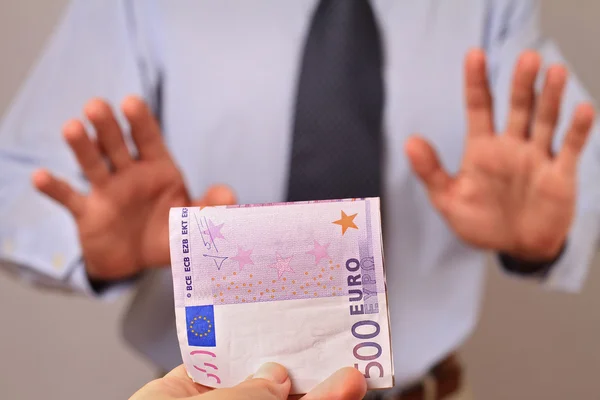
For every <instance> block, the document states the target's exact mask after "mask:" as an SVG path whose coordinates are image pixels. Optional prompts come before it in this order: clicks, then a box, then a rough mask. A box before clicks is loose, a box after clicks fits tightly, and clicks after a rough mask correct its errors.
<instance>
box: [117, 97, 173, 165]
mask: <svg viewBox="0 0 600 400" xmlns="http://www.w3.org/2000/svg"><path fill="white" fill-rule="evenodd" d="M121 108H122V110H123V113H124V114H125V117H127V120H128V121H129V124H130V126H131V136H132V138H133V141H134V142H135V145H136V146H137V149H138V152H139V153H140V158H142V159H147V160H152V159H159V158H164V157H169V153H168V151H167V148H166V147H165V144H164V141H163V138H162V136H161V134H160V127H159V126H158V122H157V121H156V119H155V118H154V115H153V114H152V111H151V110H150V108H149V107H148V105H147V104H146V103H145V102H144V101H143V100H142V99H140V98H138V97H135V96H130V97H127V98H126V99H125V100H124V101H123V104H122V105H121Z"/></svg>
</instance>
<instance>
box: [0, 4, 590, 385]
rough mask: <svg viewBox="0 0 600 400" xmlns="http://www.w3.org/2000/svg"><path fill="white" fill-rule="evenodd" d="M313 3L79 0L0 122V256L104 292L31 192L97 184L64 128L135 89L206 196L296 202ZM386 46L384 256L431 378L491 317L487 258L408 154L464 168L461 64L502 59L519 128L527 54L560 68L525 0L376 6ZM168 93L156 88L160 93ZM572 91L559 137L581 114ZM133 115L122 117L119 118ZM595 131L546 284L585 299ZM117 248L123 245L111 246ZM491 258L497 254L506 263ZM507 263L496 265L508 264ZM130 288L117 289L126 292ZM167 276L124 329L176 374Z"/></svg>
mask: <svg viewBox="0 0 600 400" xmlns="http://www.w3.org/2000/svg"><path fill="white" fill-rule="evenodd" d="M315 4H316V0H302V1H301V0H296V1H281V0H253V1H245V2H244V1H240V0H213V1H210V0H204V1H198V0H178V1H172V0H78V1H74V2H73V3H72V4H71V5H70V7H69V8H68V10H67V12H66V15H65V17H64V19H63V20H62V22H61V24H60V26H59V27H58V29H57V31H56V32H55V34H54V35H53V36H52V38H51V41H50V42H49V43H48V47H47V48H46V50H45V51H44V53H43V55H42V57H41V58H40V60H39V62H38V63H37V65H36V66H35V68H34V69H33V70H32V71H31V75H30V77H29V79H28V80H27V82H26V83H25V85H24V86H23V87H22V89H21V91H20V92H19V94H18V96H17V97H16V98H15V100H14V102H13V103H12V105H11V107H10V108H9V110H8V113H7V114H6V116H5V118H4V120H3V122H2V125H1V126H0V221H1V223H0V259H1V260H3V261H2V264H3V266H5V267H6V268H10V269H12V270H15V271H16V272H17V273H18V274H20V275H21V276H22V277H23V278H24V279H27V280H30V281H32V282H34V283H38V284H43V285H51V286H54V287H63V288H68V289H70V290H75V291H78V292H81V293H84V294H87V295H94V293H93V292H92V290H91V289H90V287H89V283H88V282H87V280H86V277H85V273H84V266H83V264H82V260H81V251H80V247H79V244H78V238H77V231H76V227H75V225H74V222H73V220H72V218H71V217H70V216H69V214H68V213H67V212H66V211H65V210H64V209H62V208H61V207H59V206H57V205H56V204H54V203H53V202H51V201H50V200H48V199H46V198H44V197H43V196H42V195H40V194H38V193H36V191H35V190H34V189H33V187H32V185H31V183H30V175H31V173H32V171H33V170H34V169H35V168H38V167H46V168H48V169H50V170H51V171H53V172H55V173H56V174H58V175H59V176H61V177H63V178H65V179H67V180H68V181H69V182H71V183H72V184H73V185H75V186H76V187H77V188H80V189H82V190H85V189H86V188H87V184H86V181H85V180H84V178H83V176H82V174H81V171H80V169H79V168H78V166H77V163H76V161H75V158H74V156H73V155H72V154H71V152H70V151H69V149H68V147H67V145H66V144H65V142H64V141H63V140H62V138H61V126H62V124H63V123H64V122H65V121H66V120H67V119H69V118H72V117H79V116H80V115H81V110H82V107H83V105H84V104H85V103H86V102H87V101H88V100H89V99H90V98H92V97H103V98H105V99H107V100H108V101H109V102H111V103H112V104H113V105H114V106H118V105H119V103H120V101H121V100H122V99H123V98H124V97H125V96H126V95H129V94H138V95H141V96H143V97H144V98H146V99H147V100H148V101H149V102H150V104H151V105H152V106H153V107H154V108H155V109H156V110H159V109H160V110H161V119H162V124H163V127H164V135H165V140H166V142H167V144H168V147H169V149H170V150H171V152H172V154H173V157H174V159H175V160H176V161H177V163H178V165H179V167H180V168H181V170H182V171H183V173H184V176H185V179H186V181H187V183H188V185H189V189H190V191H191V193H192V195H193V196H199V195H201V193H203V191H204V190H205V188H206V187H207V186H208V185H210V184H212V183H216V182H224V183H227V184H229V185H231V186H232V187H233V188H234V189H235V191H236V192H237V195H238V197H239V201H240V202H242V203H258V202H272V201H281V200H284V196H285V188H286V180H287V172H288V171H287V165H288V163H287V158H288V153H289V148H290V145H291V141H290V140H291V129H290V128H291V126H292V119H293V104H294V95H295V88H296V87H295V86H296V81H297V80H296V77H297V74H298V69H299V65H300V57H301V54H302V44H303V39H304V37H305V35H306V32H307V29H308V24H309V17H310V14H311V11H312V9H313V7H314V6H315ZM373 4H374V8H375V12H376V15H377V17H378V19H379V23H380V26H381V30H382V34H383V37H384V49H385V60H386V67H385V81H386V107H385V115H384V118H385V121H384V127H385V135H386V138H385V139H386V143H387V154H388V157H387V165H386V168H387V170H386V175H385V179H386V188H385V193H384V196H385V197H386V203H387V207H388V208H387V210H386V213H385V216H386V218H387V220H386V227H387V232H386V236H385V238H384V241H385V259H386V270H387V279H388V290H389V302H390V316H391V322H392V336H393V348H394V363H395V371H396V379H397V383H398V384H399V385H405V384H407V383H409V382H411V381H413V380H415V379H418V378H419V377H421V376H422V375H423V374H424V372H425V371H426V370H427V369H428V368H429V367H430V366H431V365H432V364H433V363H435V362H436V361H438V360H439V359H440V358H441V357H443V356H444V355H445V354H446V353H448V352H450V351H452V350H454V349H455V348H456V347H457V346H459V345H460V344H461V343H462V342H463V341H464V340H465V339H466V338H467V337H468V335H469V334H470V333H471V332H472V330H473V328H474V326H475V324H476V323H477V317H478V309H479V305H480V299H481V294H482V290H483V282H484V275H485V272H486V269H487V268H489V266H487V265H486V264H487V263H486V260H487V259H488V256H489V254H487V253H486V252H483V251H479V250H476V249H473V248H471V247H469V246H468V245H466V244H464V243H462V242H461V241H460V240H459V239H457V237H456V236H455V235H454V234H453V233H452V232H451V231H450V230H449V229H448V227H447V226H446V225H445V223H444V221H443V220H442V219H441V218H440V216H439V215H438V213H437V212H436V211H435V210H434V209H433V208H432V206H431V205H430V203H429V201H428V199H427V196H426V193H425V191H424V190H423V187H422V186H421V184H420V183H419V181H418V180H417V178H416V177H415V176H414V175H413V174H412V173H411V171H410V168H409V164H408V162H407V159H406V157H405V156H404V152H403V144H404V142H405V140H406V138H407V136H408V135H410V134H412V133H415V132H419V133H421V134H423V135H424V136H425V137H426V138H428V139H429V140H431V141H432V142H433V143H434V145H435V146H436V147H437V149H438V150H439V152H440V155H441V159H442V162H443V163H444V165H445V166H447V167H448V168H449V169H450V170H451V171H456V170H457V168H458V166H459V163H460V160H461V155H462V149H463V140H464V135H465V108H464V103H463V58H464V56H465V53H466V52H467V50H468V49H469V48H471V47H473V46H481V47H483V48H485V49H486V51H487V52H488V55H489V65H490V66H489V68H490V79H491V82H492V85H493V90H494V100H495V103H494V104H495V108H496V118H497V124H498V127H502V126H503V125H504V122H505V121H506V116H507V110H508V98H509V97H508V95H509V90H510V82H511V77H512V72H513V68H514V64H515V60H516V58H517V56H518V55H519V53H520V52H521V51H522V50H523V49H525V48H535V49H537V50H538V51H540V52H541V54H542V55H543V57H544V62H545V64H546V65H547V64H549V63H552V62H560V61H563V60H562V58H561V55H560V53H559V51H558V50H557V48H556V47H555V46H554V45H553V44H552V42H550V41H548V40H546V39H544V38H543V37H542V36H541V34H540V29H539V25H538V10H537V8H536V7H535V6H534V4H533V3H532V2H530V1H525V0H489V1H484V0H445V1H438V0H419V1H397V0H375V1H373ZM159 88H160V93H161V96H160V97H159V96H157V94H158V93H159ZM583 100H589V97H588V95H587V94H586V93H585V91H584V90H583V89H582V87H581V86H580V84H579V83H578V81H577V79H576V78H575V77H573V76H572V77H571V79H570V82H569V84H568V87H567V89H566V97H565V101H564V104H563V109H562V117H561V122H560V128H559V132H558V135H557V138H556V145H557V146H558V145H560V143H561V140H562V137H563V135H564V133H565V130H566V126H567V125H566V124H567V123H568V120H569V118H570V116H571V115H572V113H573V110H574V107H575V106H576V104H577V103H578V102H580V101H583ZM121 121H123V120H122V119H121ZM599 145H600V143H599V137H598V132H597V128H596V131H594V133H593V136H592V138H591V140H590V143H589V145H588V147H587V149H586V151H585V153H584V156H583V159H582V161H581V163H580V170H579V174H580V175H579V193H578V197H577V213H576V216H575V221H574V224H573V227H572V231H571V233H570V236H569V246H568V248H567V250H566V252H565V254H564V255H563V257H562V258H561V259H560V261H559V262H558V263H557V264H556V265H555V266H554V268H553V269H552V272H551V274H550V275H549V276H548V278H547V279H545V280H544V281H543V282H541V283H540V284H544V285H547V286H548V287H550V288H556V289H562V290H567V291H577V290H578V289H579V288H580V287H581V285H582V283H583V282H584V279H585V277H586V273H587V270H588V265H589V263H590V260H591V257H592V256H593V254H594V253H595V250H596V244H597V240H598V228H599V226H600V224H599V222H600V221H599V219H598V217H599V212H600V210H599V208H600V185H599V184H598V181H597V177H599V176H600V158H599V156H600V146H599ZM107 250H108V251H110V249H107ZM492 258H493V257H492ZM496 267H498V266H496ZM128 287H129V285H128V284H124V283H123V284H120V285H116V286H114V287H113V288H112V289H111V290H109V291H107V292H106V294H104V295H103V297H105V298H112V297H114V296H116V295H118V294H119V293H121V292H122V291H123V290H127V288H128ZM171 291H172V286H171V280H170V272H169V270H168V269H164V270H161V271H158V272H155V273H153V274H148V276H147V277H146V278H145V279H144V280H143V282H141V287H140V290H139V291H138V295H137V296H136V298H135V300H134V303H133V305H132V307H131V310H130V312H129V314H128V316H127V318H126V322H125V325H124V332H125V335H126V337H127V339H128V340H129V341H130V342H131V343H132V345H133V346H134V347H136V348H138V349H139V350H140V351H141V352H142V353H144V354H145V355H146V356H148V357H149V358H150V359H152V360H153V361H154V362H156V363H157V364H158V365H160V366H162V367H163V368H171V367H173V366H174V365H176V364H178V363H179V362H180V355H179V351H178V347H177V339H176V336H175V329H174V322H173V308H172V292H171Z"/></svg>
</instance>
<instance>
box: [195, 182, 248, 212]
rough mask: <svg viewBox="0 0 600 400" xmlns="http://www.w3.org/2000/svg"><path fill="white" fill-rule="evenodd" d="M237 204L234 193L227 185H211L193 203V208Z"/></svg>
mask: <svg viewBox="0 0 600 400" xmlns="http://www.w3.org/2000/svg"><path fill="white" fill-rule="evenodd" d="M236 202H237V199H236V196H235V193H234V192H233V190H232V189H231V188H230V187H229V186H227V185H213V186H211V187H209V188H208V190H207V191H206V192H204V196H202V198H201V199H199V200H196V201H193V202H192V206H194V207H198V206H200V207H210V206H228V205H232V204H235V203H236Z"/></svg>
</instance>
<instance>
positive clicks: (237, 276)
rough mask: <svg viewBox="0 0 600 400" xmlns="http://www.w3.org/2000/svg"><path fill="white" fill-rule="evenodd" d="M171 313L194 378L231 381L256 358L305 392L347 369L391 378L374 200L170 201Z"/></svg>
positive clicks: (370, 378)
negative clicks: (188, 204)
mask: <svg viewBox="0 0 600 400" xmlns="http://www.w3.org/2000/svg"><path fill="white" fill-rule="evenodd" d="M169 224H170V247H171V264H172V272H173V285H174V294H175V313H176V318H177V328H178V336H179V342H180V348H181V353H182V357H183V361H184V363H185V365H186V367H187V370H188V373H189V375H190V376H191V377H192V378H193V379H194V380H195V381H196V382H198V383H201V384H204V385H208V386H211V387H228V386H232V385H235V384H237V383H239V382H241V381H242V380H244V379H245V378H246V377H247V376H248V375H250V374H251V373H252V372H253V371H254V370H255V369H256V368H257V367H258V366H259V365H260V364H262V363H263V362H266V361H274V362H279V363H280V364H283V365H284V366H286V367H287V368H288V370H289V371H290V374H291V376H292V379H293V392H294V393H306V392H307V391H309V390H310V389H311V388H312V387H314V386H315V385H316V384H318V383H319V382H320V381H322V380H323V379H325V378H326V377H327V376H329V375H330V374H331V373H333V372H334V371H335V370H337V369H339V368H341V367H344V366H351V367H355V368H357V369H359V370H360V371H361V372H362V373H363V374H364V375H365V376H366V377H367V382H368V385H369V387H370V388H387V387H390V386H392V384H393V366H392V356H391V346H390V333H389V320H388V311H387V299H386V285H385V276H384V270H383V256H382V238H381V221H380V210H379V199H377V198H367V199H349V200H335V201H321V202H298V203H273V204H261V205H243V206H227V207H206V208H203V209H200V208H173V209H172V210H171V212H170V220H169Z"/></svg>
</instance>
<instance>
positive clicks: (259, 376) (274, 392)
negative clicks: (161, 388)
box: [201, 363, 292, 400]
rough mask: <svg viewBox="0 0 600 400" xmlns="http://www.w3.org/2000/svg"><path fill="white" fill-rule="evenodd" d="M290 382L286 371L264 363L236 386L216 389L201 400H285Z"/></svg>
mask: <svg viewBox="0 0 600 400" xmlns="http://www.w3.org/2000/svg"><path fill="white" fill-rule="evenodd" d="M291 387H292V382H291V381H290V377H289V376H288V372H287V370H286V369H285V368H284V367H283V366H281V365H279V364H276V363H266V364H264V365H263V366H261V367H260V368H259V369H258V371H256V373H255V374H254V375H253V376H251V377H250V378H248V379H247V380H245V381H244V382H242V383H240V384H239V385H237V386H234V387H232V388H228V389H218V390H214V391H212V392H209V393H207V394H205V395H202V396H201V399H202V400H242V399H244V400H247V399H252V400H286V399H287V398H288V395H289V393H290V389H291Z"/></svg>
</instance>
